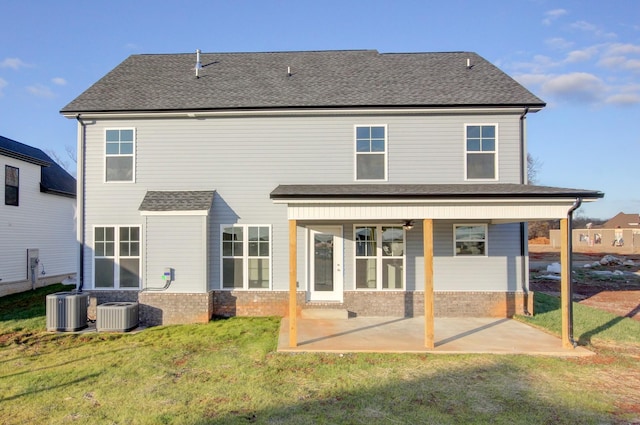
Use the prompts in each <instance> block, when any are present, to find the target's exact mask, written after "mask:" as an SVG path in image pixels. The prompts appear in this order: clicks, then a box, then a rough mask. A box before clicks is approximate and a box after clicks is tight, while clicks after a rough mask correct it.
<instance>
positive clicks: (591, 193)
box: [271, 183, 604, 200]
mask: <svg viewBox="0 0 640 425" xmlns="http://www.w3.org/2000/svg"><path fill="white" fill-rule="evenodd" d="M603 196H604V193H602V192H600V191H597V190H585V189H568V188H561V187H550V186H535V185H528V184H511V183H500V184H495V183H494V184H491V183H487V184H473V183H469V184H334V185H331V184H310V185H280V186H278V187H276V188H275V189H274V190H273V191H272V192H271V199H274V200H294V199H298V200H301V199H362V198H366V199H377V198H388V199H423V200H432V199H448V198H455V199H469V198H474V199H523V198H529V199H530V198H573V199H575V198H583V199H598V198H602V197H603Z"/></svg>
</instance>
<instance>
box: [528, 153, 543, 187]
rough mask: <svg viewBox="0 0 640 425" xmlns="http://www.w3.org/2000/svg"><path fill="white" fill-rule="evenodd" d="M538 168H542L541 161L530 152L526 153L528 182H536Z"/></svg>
mask: <svg viewBox="0 0 640 425" xmlns="http://www.w3.org/2000/svg"><path fill="white" fill-rule="evenodd" d="M540 168H542V161H540V159H539V158H536V157H534V156H533V155H531V154H530V153H527V180H528V182H529V184H535V183H537V182H538V173H539V172H540Z"/></svg>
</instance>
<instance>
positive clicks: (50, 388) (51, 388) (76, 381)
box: [0, 373, 100, 402]
mask: <svg viewBox="0 0 640 425" xmlns="http://www.w3.org/2000/svg"><path fill="white" fill-rule="evenodd" d="M98 376H100V373H92V374H89V375H86V376H84V377H82V378H78V379H74V380H73V381H69V382H65V383H62V384H58V385H51V386H48V387H44V386H43V387H42V388H38V389H34V390H31V391H26V392H24V393H21V394H16V395H13V396H10V397H6V398H0V402H7V401H12V400H16V399H19V398H22V397H29V396H32V395H34V394H37V393H43V392H47V391H54V390H56V391H58V390H60V389H61V388H65V387H70V386H73V385H76V384H79V383H81V382H84V381H87V380H92V379H94V378H97V377H98Z"/></svg>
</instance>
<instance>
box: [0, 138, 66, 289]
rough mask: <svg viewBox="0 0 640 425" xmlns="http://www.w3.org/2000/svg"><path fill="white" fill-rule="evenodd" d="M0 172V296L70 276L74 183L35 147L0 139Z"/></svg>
mask: <svg viewBox="0 0 640 425" xmlns="http://www.w3.org/2000/svg"><path fill="white" fill-rule="evenodd" d="M0 173H2V174H1V176H2V181H3V186H2V200H1V201H0V229H1V230H0V296H2V295H7V294H11V293H15V292H21V291H25V290H27V289H32V288H35V287H40V286H44V285H47V284H51V283H56V282H60V281H62V280H64V279H66V278H69V277H72V276H74V275H75V273H76V270H77V265H78V263H77V261H78V241H77V238H76V223H75V217H74V213H75V205H76V199H75V198H76V180H75V179H74V178H73V177H72V176H71V175H70V174H69V173H67V172H66V171H65V170H64V169H63V168H62V167H60V166H59V165H58V164H56V163H55V161H53V160H52V159H51V158H49V156H48V155H47V154H45V153H44V152H42V151H41V150H40V149H37V148H34V147H31V146H27V145H25V144H22V143H19V142H16V141H15V140H11V139H7V138H6V137H2V136H0Z"/></svg>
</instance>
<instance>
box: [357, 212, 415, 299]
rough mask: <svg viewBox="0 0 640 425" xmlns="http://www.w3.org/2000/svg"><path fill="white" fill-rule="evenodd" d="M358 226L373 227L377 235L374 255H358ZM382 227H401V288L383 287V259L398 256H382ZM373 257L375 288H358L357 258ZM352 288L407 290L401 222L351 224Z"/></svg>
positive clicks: (405, 241) (404, 235) (403, 235)
mask: <svg viewBox="0 0 640 425" xmlns="http://www.w3.org/2000/svg"><path fill="white" fill-rule="evenodd" d="M359 227H375V228H376V232H377V234H378V236H377V237H376V255H375V256H359V255H357V252H358V242H357V240H356V229H357V228H359ZM383 227H397V228H400V229H402V241H403V244H404V247H403V250H402V288H383V284H384V282H383V280H384V279H383V278H384V272H383V264H382V263H383V260H384V259H385V258H386V259H398V258H399V257H400V256H396V255H392V256H384V255H383V253H382V249H383V248H382V228H383ZM366 258H375V259H376V287H375V288H358V282H357V261H358V260H359V259H366ZM353 289H354V290H355V291H376V292H389V291H402V292H406V291H407V231H406V230H405V229H403V228H402V224H398V223H381V224H378V223H376V224H371V223H369V224H365V223H356V224H354V225H353Z"/></svg>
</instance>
